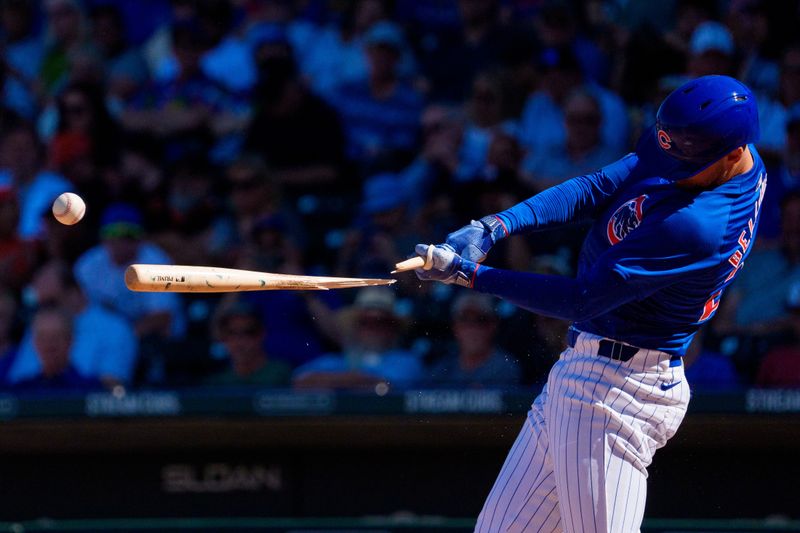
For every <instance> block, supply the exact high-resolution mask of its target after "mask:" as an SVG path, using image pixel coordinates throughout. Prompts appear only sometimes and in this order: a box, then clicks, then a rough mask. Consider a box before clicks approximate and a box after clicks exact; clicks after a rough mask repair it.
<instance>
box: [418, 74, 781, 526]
mask: <svg viewBox="0 0 800 533" xmlns="http://www.w3.org/2000/svg"><path fill="white" fill-rule="evenodd" d="M758 136H759V126H758V115H757V110H756V102H755V99H754V97H753V94H752V93H751V92H750V90H749V89H748V88H747V87H746V86H745V85H743V84H742V83H740V82H738V81H737V80H735V79H733V78H729V77H727V76H705V77H702V78H698V79H695V80H692V81H689V82H687V83H686V84H684V85H683V86H681V87H679V88H678V89H677V90H675V91H674V92H673V93H671V94H670V95H669V96H667V98H666V99H665V100H664V101H663V102H662V104H661V106H660V108H659V110H658V113H657V117H656V124H655V126H654V127H653V128H652V129H651V130H649V131H647V132H646V133H645V134H644V135H643V136H642V137H641V139H640V140H639V142H638V145H637V147H636V151H635V152H634V153H631V154H628V155H627V156H625V157H623V158H622V159H620V160H619V161H616V162H614V163H611V164H610V165H608V166H606V167H604V168H602V169H600V170H598V171H597V172H595V173H593V174H587V175H585V176H580V177H577V178H573V179H571V180H568V181H566V182H564V183H562V184H560V185H557V186H555V187H552V188H550V189H548V190H546V191H544V192H542V193H540V194H537V195H536V196H533V197H532V198H529V199H528V200H525V201H524V202H522V203H520V204H518V205H515V206H513V207H511V208H510V209H508V210H506V211H503V212H501V213H497V214H494V215H490V216H486V217H484V218H482V219H480V220H479V221H472V222H471V223H470V224H469V225H467V226H465V227H463V228H461V229H459V230H458V231H456V232H454V233H451V234H450V235H448V236H447V240H446V242H445V243H444V244H440V245H436V246H432V247H431V248H432V249H430V250H429V246H427V245H417V247H416V250H415V251H416V253H417V254H418V255H420V256H422V257H424V258H426V264H425V267H424V269H418V270H417V271H416V272H417V276H418V277H419V278H420V279H423V280H438V281H442V282H445V283H455V284H458V285H461V286H464V287H469V288H472V289H475V290H478V291H481V292H486V293H490V294H493V295H496V296H499V297H501V298H504V299H506V300H508V301H510V302H513V303H515V304H517V305H518V306H520V307H523V308H525V309H528V310H531V311H533V312H536V313H541V314H544V315H548V316H552V317H557V318H561V319H564V320H569V321H571V322H572V326H571V328H570V330H569V334H568V346H567V348H566V349H565V350H564V351H563V352H562V353H561V356H560V358H559V360H558V362H556V364H555V365H554V366H553V368H552V369H551V371H550V375H549V377H548V381H547V384H546V385H545V387H544V388H543V390H542V392H541V394H540V395H539V396H538V397H537V398H536V400H535V401H534V403H533V406H532V407H531V410H530V411H529V412H528V416H527V419H526V421H525V424H524V426H523V428H522V431H521V432H520V434H519V436H518V438H517V440H516V442H515V443H514V446H513V447H512V448H511V452H510V453H509V454H508V457H507V458H506V461H505V463H504V464H503V467H502V470H501V471H500V475H499V476H498V478H497V481H496V482H495V484H494V487H493V488H492V490H491V492H490V493H489V496H488V498H487V499H486V503H485V504H484V506H483V510H482V511H481V513H480V516H479V517H478V522H477V525H476V526H475V531H476V532H479V533H488V532H498V531H502V532H521V531H525V532H528V531H531V532H535V531H543V532H548V533H549V532H552V531H567V532H576V533H581V532H599V531H603V532H606V531H614V532H630V531H638V530H639V527H640V524H641V522H642V515H643V513H644V506H645V497H646V494H647V484H646V479H647V466H648V465H649V464H650V462H651V461H652V459H653V454H654V453H655V451H656V450H657V449H658V448H660V447H662V446H664V444H666V442H667V440H669V439H670V438H671V437H672V436H673V435H674V434H675V432H676V430H677V429H678V426H679V425H680V423H681V420H682V419H683V416H684V414H685V413H686V408H687V405H688V401H689V385H688V384H687V383H686V378H685V377H684V373H683V366H682V362H681V361H682V359H681V356H682V355H683V354H684V353H685V351H686V348H687V346H688V345H689V343H690V342H691V341H692V338H693V337H694V335H695V333H696V332H697V330H698V329H699V328H700V326H701V325H702V324H703V323H704V322H706V321H707V320H708V319H709V318H711V317H712V316H713V315H714V312H715V311H716V310H717V307H718V306H719V301H720V297H721V295H722V293H723V292H724V290H725V288H726V287H727V286H728V285H729V284H730V283H731V281H732V280H733V279H734V278H735V277H736V274H737V273H738V272H739V270H740V269H741V268H742V266H743V265H744V263H745V260H746V258H747V256H748V254H749V253H750V250H751V248H752V245H753V239H754V238H755V234H756V230H757V228H758V216H759V210H760V208H761V203H762V200H763V198H764V192H765V189H766V173H765V171H764V165H763V163H762V161H761V159H760V157H759V155H758V153H757V152H756V150H755V148H754V147H753V145H752V144H751V143H753V142H755V141H756V140H758ZM585 219H592V220H593V221H594V224H593V226H592V227H591V229H590V230H589V233H588V235H587V236H586V240H585V241H584V243H583V247H582V250H581V253H580V257H579V264H578V274H577V277H576V278H574V279H573V278H567V277H562V276H551V275H539V274H532V273H522V272H512V271H507V270H500V269H494V268H490V267H488V266H484V265H481V264H480V262H481V261H482V260H483V259H484V258H485V257H486V254H487V252H488V251H489V249H490V248H491V246H492V245H493V244H495V243H496V242H497V241H498V240H500V239H503V238H506V237H508V236H509V235H513V234H518V233H524V232H531V231H541V230H546V229H549V228H552V227H556V226H560V225H563V224H568V223H570V222H574V221H577V220H585Z"/></svg>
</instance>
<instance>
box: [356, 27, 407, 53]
mask: <svg viewBox="0 0 800 533" xmlns="http://www.w3.org/2000/svg"><path fill="white" fill-rule="evenodd" d="M364 43H366V45H367V46H388V47H391V48H394V49H395V50H397V51H401V50H403V49H404V48H405V45H406V42H405V38H404V37H403V32H402V31H401V30H400V27H399V26H397V25H396V24H394V23H392V22H388V21H385V20H384V21H380V22H376V23H375V24H373V25H372V27H370V29H369V30H367V33H366V34H365V35H364Z"/></svg>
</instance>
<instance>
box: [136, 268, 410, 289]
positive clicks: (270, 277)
mask: <svg viewBox="0 0 800 533" xmlns="http://www.w3.org/2000/svg"><path fill="white" fill-rule="evenodd" d="M395 281H397V280H393V279H369V278H333V277H325V276H296V275H294V274H272V273H270V272H254V271H252V270H237V269H233V268H217V267H207V266H185V265H131V266H129V267H128V268H127V269H126V270H125V285H126V286H127V287H128V289H130V290H132V291H137V292H239V291H269V290H321V291H326V290H329V289H346V288H350V287H368V286H372V285H391V284H392V283H394V282H395Z"/></svg>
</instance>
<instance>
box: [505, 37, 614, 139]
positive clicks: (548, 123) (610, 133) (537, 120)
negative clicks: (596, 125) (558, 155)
mask: <svg viewBox="0 0 800 533" xmlns="http://www.w3.org/2000/svg"><path fill="white" fill-rule="evenodd" d="M538 65H539V68H540V69H541V71H542V78H541V84H540V87H539V89H538V90H537V91H535V92H534V93H533V94H531V96H530V97H529V98H528V101H527V102H526V104H525V109H524V110H523V112H522V118H521V120H520V132H519V134H520V142H521V143H522V144H523V146H525V148H527V149H529V150H531V151H532V152H533V151H536V150H540V151H545V152H546V151H549V150H552V149H554V148H555V149H558V148H563V147H564V145H565V144H566V137H567V132H566V128H565V126H564V123H565V120H564V104H565V101H566V97H567V96H568V95H569V94H571V93H572V91H574V90H576V89H581V88H582V89H584V90H585V91H587V92H588V93H589V94H591V95H593V96H594V97H595V99H596V100H597V102H598V104H599V107H600V114H601V122H600V131H601V139H602V143H603V144H604V145H606V146H608V147H609V148H610V149H612V150H617V151H618V152H623V151H624V150H627V149H628V117H627V111H626V108H625V104H624V103H623V101H622V99H621V98H620V97H619V96H617V95H616V94H615V93H613V92H611V91H609V90H608V89H604V88H602V87H600V86H599V85H595V84H592V83H586V82H584V81H583V79H582V75H581V71H580V68H579V65H578V62H577V59H576V58H575V56H574V55H573V53H572V52H571V51H570V50H569V49H564V48H561V49H553V48H548V49H545V50H543V51H542V52H541V53H540V54H539V59H538Z"/></svg>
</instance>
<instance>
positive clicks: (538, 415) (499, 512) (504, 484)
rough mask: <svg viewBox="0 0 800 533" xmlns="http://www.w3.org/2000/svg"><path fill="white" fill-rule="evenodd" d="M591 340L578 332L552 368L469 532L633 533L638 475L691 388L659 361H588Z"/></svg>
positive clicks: (679, 370)
mask: <svg viewBox="0 0 800 533" xmlns="http://www.w3.org/2000/svg"><path fill="white" fill-rule="evenodd" d="M599 340H600V337H596V336H594V335H590V334H588V333H581V334H580V335H579V336H578V340H577V342H576V343H575V348H567V349H566V350H565V351H564V352H563V353H562V354H561V357H560V358H559V361H558V362H557V363H556V364H555V365H553V368H552V370H551V371H550V375H549V377H548V382H547V384H546V385H545V387H544V389H543V390H542V393H541V394H540V395H539V397H537V398H536V400H535V401H534V403H533V406H532V407H531V410H530V411H529V412H528V417H527V419H526V421H525V423H524V425H523V428H522V431H521V432H520V434H519V436H518V437H517V440H516V442H515V443H514V446H513V447H512V448H511V452H510V453H509V454H508V457H507V458H506V461H505V463H504V464H503V467H502V469H501V471H500V475H499V476H498V477H497V480H496V481H495V484H494V487H492V490H491V492H490V493H489V496H488V498H487V499H486V503H485V504H484V506H483V510H482V511H481V514H480V516H479V517H478V522H477V524H476V526H475V531H476V533H495V532H509V533H511V532H539V531H541V532H546V533H550V532H560V531H566V532H569V533H573V532H574V533H583V532H624V533H628V532H631V531H638V530H639V526H640V524H641V522H642V516H643V514H644V504H645V498H646V494H647V483H646V481H647V470H646V468H647V466H648V465H649V464H650V463H651V461H652V459H653V454H654V453H655V451H656V450H657V449H658V448H660V447H662V446H664V444H666V442H667V440H668V439H670V438H671V437H672V436H673V435H674V434H675V432H676V431H677V429H678V426H679V425H680V423H681V421H682V420H683V416H684V414H685V413H686V408H687V406H688V403H689V386H688V385H687V383H686V381H685V378H684V375H683V366H670V365H669V356H668V355H667V354H665V353H663V352H659V351H656V350H640V351H639V353H637V354H636V356H634V357H633V359H631V360H629V361H627V362H624V363H623V362H620V361H615V360H612V359H609V358H606V357H601V356H598V355H596V354H597V348H598V341H599ZM677 382H680V383H679V384H678V385H676V386H674V387H672V388H669V389H668V390H666V391H663V390H661V388H660V386H661V384H663V383H677Z"/></svg>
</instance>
